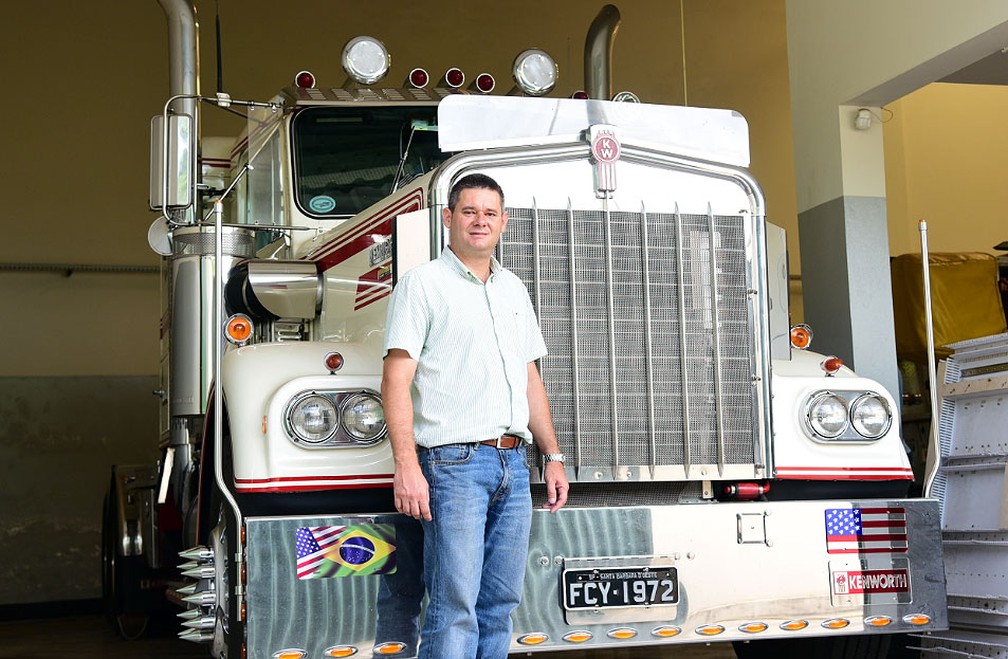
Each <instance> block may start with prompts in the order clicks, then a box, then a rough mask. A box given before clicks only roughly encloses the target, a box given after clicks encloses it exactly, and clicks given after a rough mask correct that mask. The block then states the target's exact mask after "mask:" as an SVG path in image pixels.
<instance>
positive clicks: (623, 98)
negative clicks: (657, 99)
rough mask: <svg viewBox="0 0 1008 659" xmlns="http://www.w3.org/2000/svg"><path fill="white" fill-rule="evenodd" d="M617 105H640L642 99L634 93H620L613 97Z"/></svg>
mask: <svg viewBox="0 0 1008 659" xmlns="http://www.w3.org/2000/svg"><path fill="white" fill-rule="evenodd" d="M612 100H614V101H616V102H617V103H640V97H638V96H637V94H634V93H633V92H618V93H617V94H616V95H615V96H613V97H612Z"/></svg>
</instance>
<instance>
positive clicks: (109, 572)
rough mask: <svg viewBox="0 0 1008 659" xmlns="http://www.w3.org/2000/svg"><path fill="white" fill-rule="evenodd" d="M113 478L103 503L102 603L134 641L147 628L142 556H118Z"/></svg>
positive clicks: (124, 634)
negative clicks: (141, 585)
mask: <svg viewBox="0 0 1008 659" xmlns="http://www.w3.org/2000/svg"><path fill="white" fill-rule="evenodd" d="M115 488H116V484H115V478H113V479H112V482H111V484H110V485H109V489H108V492H107V493H106V494H105V500H104V502H103V505H102V543H101V555H102V607H103V609H104V610H105V618H106V619H107V620H108V621H109V623H110V624H111V625H112V626H113V627H114V628H115V630H116V632H117V633H118V634H119V635H120V636H122V637H123V638H124V639H126V640H129V641H133V640H136V639H138V638H141V637H142V636H143V635H144V633H145V632H146V631H147V623H148V621H149V620H150V613H149V612H148V611H145V610H144V609H143V607H142V604H141V603H142V602H143V600H144V593H143V592H142V590H141V588H140V583H141V581H142V579H143V578H144V574H145V572H146V570H145V566H144V564H143V557H142V556H120V555H119V551H118V548H117V537H118V518H117V513H116V505H115V502H116V497H117V496H118V494H117V492H116V489H115Z"/></svg>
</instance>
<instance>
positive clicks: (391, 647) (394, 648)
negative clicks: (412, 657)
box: [374, 641, 406, 654]
mask: <svg viewBox="0 0 1008 659" xmlns="http://www.w3.org/2000/svg"><path fill="white" fill-rule="evenodd" d="M405 649H406V644H405V643H400V642H399V641H389V642H388V643H382V644H381V645H376V646H375V649H374V651H375V652H376V653H378V654H398V653H400V652H402V651H403V650H405Z"/></svg>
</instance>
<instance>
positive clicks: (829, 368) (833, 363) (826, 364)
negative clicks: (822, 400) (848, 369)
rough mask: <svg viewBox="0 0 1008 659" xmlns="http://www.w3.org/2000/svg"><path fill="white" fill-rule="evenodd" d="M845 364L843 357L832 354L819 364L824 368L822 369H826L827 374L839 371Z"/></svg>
mask: <svg viewBox="0 0 1008 659" xmlns="http://www.w3.org/2000/svg"><path fill="white" fill-rule="evenodd" d="M843 365H844V364H843V360H842V359H840V358H839V357H835V356H833V355H830V356H829V357H827V358H826V359H824V360H822V363H821V364H819V367H820V368H822V370H824V371H826V375H833V374H834V373H836V372H837V371H839V370H840V368H841V367H842V366H843Z"/></svg>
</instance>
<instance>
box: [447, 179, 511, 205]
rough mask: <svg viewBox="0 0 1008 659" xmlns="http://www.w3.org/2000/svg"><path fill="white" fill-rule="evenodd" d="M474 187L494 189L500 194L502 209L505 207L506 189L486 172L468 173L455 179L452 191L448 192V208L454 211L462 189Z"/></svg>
mask: <svg viewBox="0 0 1008 659" xmlns="http://www.w3.org/2000/svg"><path fill="white" fill-rule="evenodd" d="M472 188H481V189H484V190H493V191H494V192H496V193H497V194H499V195H500V200H501V210H503V209H504V190H503V189H501V186H500V184H499V183H497V181H495V180H493V179H492V178H490V177H489V176H487V175H486V174H467V175H466V176H463V177H462V178H460V179H459V180H457V181H455V185H453V186H452V188H451V192H449V193H448V209H449V210H452V211H454V210H455V204H457V203H458V200H459V196H461V195H462V191H463V190H469V189H472Z"/></svg>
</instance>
